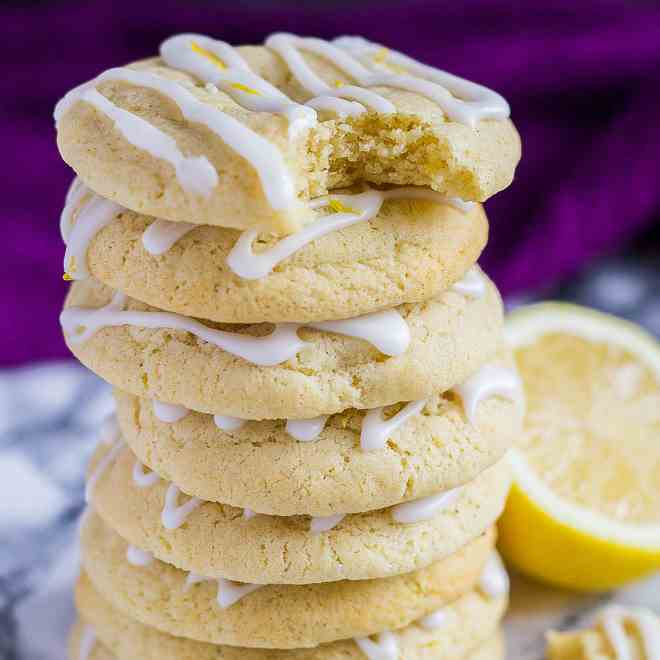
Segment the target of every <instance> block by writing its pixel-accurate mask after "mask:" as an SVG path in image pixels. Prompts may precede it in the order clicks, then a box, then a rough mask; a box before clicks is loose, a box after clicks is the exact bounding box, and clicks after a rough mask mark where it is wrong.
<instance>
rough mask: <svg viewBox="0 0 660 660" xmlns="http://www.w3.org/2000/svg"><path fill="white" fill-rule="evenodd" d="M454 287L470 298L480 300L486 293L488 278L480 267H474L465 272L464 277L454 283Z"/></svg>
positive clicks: (456, 290)
mask: <svg viewBox="0 0 660 660" xmlns="http://www.w3.org/2000/svg"><path fill="white" fill-rule="evenodd" d="M452 289H453V290H454V291H455V292H456V293H460V294H462V295H464V296H467V297H468V298H473V299H475V300H479V299H480V298H483V297H484V296H485V295H486V280H485V279H484V277H483V275H482V274H481V273H480V272H479V269H478V268H475V267H472V268H470V270H468V272H467V273H465V275H464V276H463V279H460V280H459V281H458V282H455V283H454V286H453V287H452Z"/></svg>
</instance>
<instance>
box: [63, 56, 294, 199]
mask: <svg viewBox="0 0 660 660" xmlns="http://www.w3.org/2000/svg"><path fill="white" fill-rule="evenodd" d="M106 81H114V82H124V83H128V84H130V85H135V86H138V87H146V88H148V89H152V90H154V91H156V92H157V93H159V94H162V95H163V96H166V97H168V98H169V99H170V100H171V101H173V102H174V103H175V104H176V105H177V107H178V108H179V110H180V112H181V115H182V116H183V118H184V119H186V120H187V121H189V122H193V123H197V124H202V125H203V126H205V127H206V128H208V129H209V130H210V131H211V132H212V133H214V134H215V135H217V136H218V137H219V138H220V139H221V140H222V141H223V142H224V143H225V144H226V145H227V146H228V147H229V148H230V149H232V150H233V151H235V152H236V153H237V154H238V155H239V156H241V157H242V158H244V159H245V160H246V161H248V163H250V165H251V166H252V167H253V168H254V169H255V171H256V172H257V175H258V176H259V179H260V181H261V185H262V188H263V191H264V195H265V196H266V198H267V200H268V202H269V204H270V206H271V208H273V209H274V210H277V211H284V210H287V209H290V208H291V207H293V206H296V205H297V204H298V202H297V199H296V191H295V188H294V185H293V182H292V180H291V177H290V175H289V172H288V169H287V167H286V164H285V162H284V158H283V156H282V154H281V153H280V151H279V149H278V148H277V147H276V146H275V145H274V144H273V143H271V142H270V141H268V140H266V139H265V138H263V137H262V136H260V135H258V134H257V133H255V132H254V131H252V130H251V129H250V128H248V127H247V126H245V125H244V124H242V123H241V122H240V121H238V120H237V119H234V118H233V117H231V116H230V115H228V114H226V113H224V112H222V111H221V110H219V109H218V108H216V107H215V106H213V105H210V104H208V103H204V102H203V101H200V100H199V99H197V97H195V96H194V95H193V94H192V93H191V92H190V91H189V90H188V89H186V87H184V86H183V85H181V84H180V83H178V82H175V81H173V80H168V79H166V78H161V77H160V76H157V75H154V74H153V73H149V72H147V71H136V70H133V69H127V68H117V69H109V70H108V71H106V72H105V73H102V74H101V75H100V76H98V77H97V78H95V79H94V80H92V81H91V82H88V83H85V84H84V85H81V86H80V87H78V88H76V89H74V90H72V91H70V92H69V93H68V94H67V95H66V96H65V97H64V98H63V99H62V100H61V101H60V102H59V103H58V104H57V106H56V108H55V119H56V121H58V120H59V118H60V117H61V116H62V115H63V114H64V113H65V112H66V111H67V110H68V109H69V108H70V107H71V106H72V105H73V104H74V103H76V102H77V101H80V100H82V101H87V102H89V103H92V104H93V105H94V106H95V107H96V108H97V109H99V110H100V111H101V112H104V113H105V114H107V115H108V116H109V117H110V118H111V119H112V120H113V121H114V122H115V125H116V127H117V129H118V130H119V131H121V132H122V134H123V135H124V137H125V138H126V139H127V140H128V141H129V142H130V143H131V144H133V145H134V146H136V147H138V148H141V149H145V150H146V151H148V152H149V153H151V154H152V155H153V156H154V157H156V158H163V159H164V160H167V161H169V162H170V163H171V164H172V165H173V166H174V168H175V171H176V173H177V177H178V179H179V181H180V182H181V185H182V186H183V187H184V188H187V189H189V190H191V191H193V192H197V193H200V194H202V195H208V194H210V192H211V190H212V189H213V188H214V187H215V186H216V185H217V182H218V174H217V171H216V170H215V168H214V167H213V166H212V165H211V163H210V162H209V161H208V160H207V159H206V158H205V157H197V158H187V157H185V156H183V154H182V153H181V152H180V151H179V149H178V147H177V145H176V142H175V141H174V140H173V139H172V138H171V137H170V136H168V135H166V134H165V133H163V132H161V131H160V130H159V129H157V128H156V127H155V126H153V125H152V124H150V123H148V122H146V121H145V120H143V119H140V118H139V117H137V116H136V115H133V114H132V113H130V112H127V111H125V110H122V109H120V108H118V107H117V106H115V105H114V104H112V103H111V102H110V101H109V100H108V99H107V98H106V97H105V96H103V95H102V94H100V93H99V92H98V91H97V90H96V89H95V87H97V86H98V85H99V84H101V83H103V82H106Z"/></svg>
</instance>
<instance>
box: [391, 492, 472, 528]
mask: <svg viewBox="0 0 660 660" xmlns="http://www.w3.org/2000/svg"><path fill="white" fill-rule="evenodd" d="M461 490H462V488H461V487H460V486H459V487H457V488H452V489H451V490H447V491H445V492H444V493H437V494H436V495H429V496H428V497H421V498H419V499H417V500H412V501H411V502H403V503H402V504H397V505H396V506H393V507H392V518H394V520H395V521H396V522H398V523H403V524H404V525H410V524H412V523H417V522H422V521H423V520H430V519H431V518H433V516H435V515H436V514H438V513H440V511H443V510H444V509H446V508H447V507H450V506H451V505H452V504H453V503H454V502H455V501H456V500H457V499H458V497H459V495H460V494H461Z"/></svg>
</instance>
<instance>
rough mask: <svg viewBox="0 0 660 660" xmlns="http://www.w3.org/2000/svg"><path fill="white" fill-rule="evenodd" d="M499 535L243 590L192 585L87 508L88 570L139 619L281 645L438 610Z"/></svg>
mask: <svg viewBox="0 0 660 660" xmlns="http://www.w3.org/2000/svg"><path fill="white" fill-rule="evenodd" d="M494 540H495V531H494V528H491V529H489V530H488V531H487V532H486V533H484V534H483V535H482V536H480V537H478V538H477V539H475V540H474V541H472V542H470V543H469V544H468V545H466V546H465V547H464V548H461V549H460V550H459V551H458V552H457V553H455V554H453V555H451V556H450V557H447V558H446V559H443V560H442V561H440V562H436V563H435V564H432V565H431V566H429V567H427V568H425V569H422V570H419V571H416V572H413V573H408V574H406V575H399V576H395V577H390V578H381V579H379V580H343V581H340V582H325V583H321V584H311V585H284V586H282V585H269V586H264V587H261V588H259V589H257V590H256V591H252V592H251V593H247V594H245V595H243V596H242V597H241V589H242V585H240V586H237V583H228V582H224V581H221V582H220V583H217V582H200V583H196V584H194V585H193V584H191V581H190V578H189V576H188V574H187V573H186V572H184V571H181V570H179V569H177V568H174V567H173V566H171V565H169V564H165V563H164V562H161V561H159V560H157V559H154V558H153V557H152V556H151V555H149V554H148V553H143V552H141V551H139V550H137V549H136V548H134V547H133V546H129V545H128V544H127V543H126V541H124V540H123V539H122V538H121V537H120V536H119V535H118V534H117V533H115V532H113V531H112V530H111V529H110V528H109V527H108V526H107V525H105V524H104V523H103V522H102V521H101V519H100V517H99V516H98V515H96V514H92V515H89V516H87V518H86V523H85V525H84V527H83V529H82V534H81V543H82V563H83V566H84V567H85V572H86V574H87V576H88V577H89V579H90V580H91V582H92V583H93V584H94V587H95V589H97V590H98V592H99V593H100V594H101V595H102V596H103V597H104V598H105V599H107V600H108V601H109V602H110V603H111V604H112V605H113V607H116V608H117V609H119V610H121V611H122V612H124V613H125V614H126V615H128V616H130V617H131V618H133V619H137V620H138V621H140V622H141V623H144V624H145V625H150V626H153V627H155V628H157V629H158V630H161V631H163V632H167V633H169V634H172V635H176V636H179V637H188V638H191V639H196V640H198V641H202V642H209V643H211V644H229V645H231V646H243V647H264V648H282V649H284V648H302V647H313V646H317V645H318V644H322V643H326V642H332V641H336V640H339V639H347V638H349V637H366V636H369V635H373V634H376V633H379V632H381V631H383V630H395V629H398V628H402V627H404V626H407V625H408V624H410V623H412V622H413V621H415V620H417V619H420V618H422V617H424V616H428V615H430V614H432V613H434V612H436V611H437V610H438V609H440V608H442V607H444V606H445V605H447V604H448V603H450V602H451V601H453V600H455V599H456V598H458V597H460V596H461V595H463V594H464V593H466V592H468V591H471V590H472V589H473V588H474V587H475V586H476V585H477V583H478V580H479V578H480V575H481V573H482V571H483V570H484V566H485V564H486V560H487V558H488V557H489V555H490V554H491V553H492V552H493V543H494ZM219 597H220V598H219ZM235 598H236V599H238V600H236V602H233V601H234V599H235ZM223 599H224V600H223Z"/></svg>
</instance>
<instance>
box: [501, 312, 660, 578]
mask: <svg viewBox="0 0 660 660" xmlns="http://www.w3.org/2000/svg"><path fill="white" fill-rule="evenodd" d="M507 337H508V339H509V341H510V342H511V343H512V345H513V347H514V349H515V357H516V363H517V366H518V370H519V372H520V375H521V378H522V380H523V384H524V387H525V392H526V397H527V418H526V422H525V428H524V431H523V433H522V435H521V437H520V438H519V440H518V442H517V443H516V447H515V449H514V450H513V451H512V453H511V463H512V466H513V468H514V486H513V489H512V492H511V495H510V498H509V501H508V503H507V508H506V511H505V513H504V516H503V518H502V521H501V524H500V545H501V549H502V552H503V554H504V555H505V557H506V558H507V559H508V560H509V561H510V562H511V563H512V564H513V565H515V566H516V567H517V568H518V569H519V570H521V571H522V572H524V573H527V574H529V575H531V576H533V577H536V578H539V579H541V580H544V581H547V582H550V583H552V584H556V585H561V586H564V587H569V588H573V589H582V590H602V589H608V588H611V587H614V586H618V585H620V584H623V583H625V582H627V581H629V580H631V579H634V578H636V577H639V576H641V575H643V574H645V573H648V572H650V571H652V570H654V569H658V568H660V347H659V345H658V343H657V341H655V340H654V339H653V338H652V337H650V336H649V335H647V334H646V333H645V332H643V331H642V330H641V329H639V328H637V327H635V326H633V325H631V324H629V323H626V322H624V321H621V320H619V319H616V318H614V317H610V316H607V315H605V314H600V313H597V312H593V311H591V310H587V309H584V308H581V307H576V306H573V305H565V304H560V303H545V304H541V305H533V306H530V307H528V308H523V309H521V310H520V311H516V312H514V313H513V314H512V315H511V316H510V318H509V319H508V321H507Z"/></svg>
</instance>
